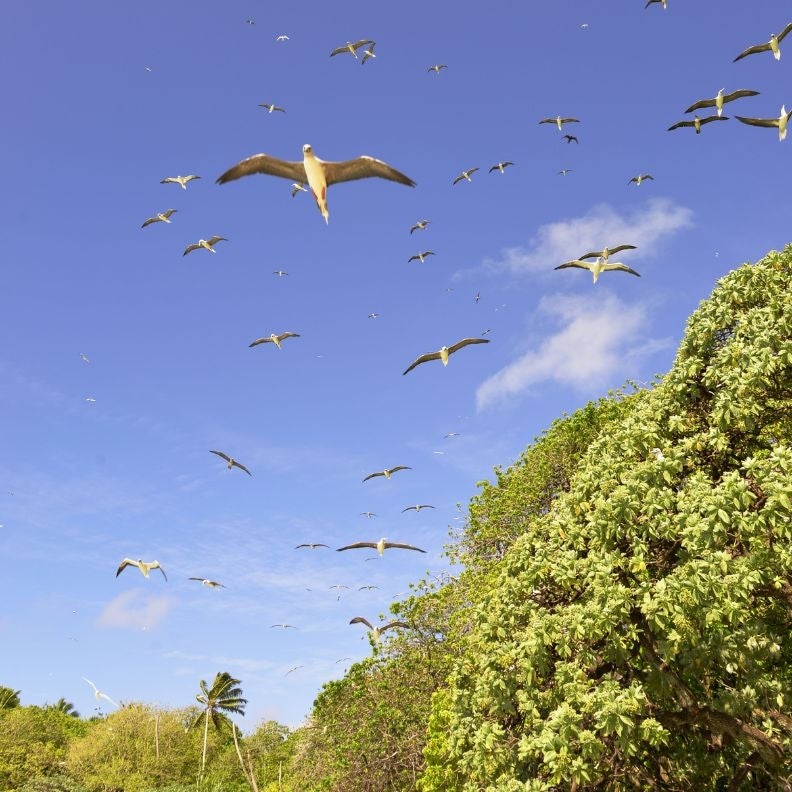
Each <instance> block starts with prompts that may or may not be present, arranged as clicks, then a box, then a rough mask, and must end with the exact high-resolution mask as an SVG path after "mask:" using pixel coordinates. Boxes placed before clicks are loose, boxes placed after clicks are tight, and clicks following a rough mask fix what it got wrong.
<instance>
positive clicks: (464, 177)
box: [451, 173, 467, 187]
mask: <svg viewBox="0 0 792 792" xmlns="http://www.w3.org/2000/svg"><path fill="white" fill-rule="evenodd" d="M466 178H467V177H466V176H465V174H464V173H463V174H461V175H460V176H457V177H456V179H454V181H453V182H452V184H451V186H452V187H453V186H454V184H456V183H457V182H460V181H462V179H466Z"/></svg>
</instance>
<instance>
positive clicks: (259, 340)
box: [248, 336, 272, 347]
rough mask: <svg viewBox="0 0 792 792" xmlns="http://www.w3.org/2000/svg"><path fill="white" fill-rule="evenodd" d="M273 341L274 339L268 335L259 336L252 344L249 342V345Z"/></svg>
mask: <svg viewBox="0 0 792 792" xmlns="http://www.w3.org/2000/svg"><path fill="white" fill-rule="evenodd" d="M267 343H272V339H271V338H270V337H269V336H267V337H266V338H257V339H256V340H255V341H254V342H253V343H252V344H248V347H254V346H258V345H259V344H267Z"/></svg>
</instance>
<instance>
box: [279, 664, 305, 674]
mask: <svg viewBox="0 0 792 792" xmlns="http://www.w3.org/2000/svg"><path fill="white" fill-rule="evenodd" d="M301 668H305V666H304V665H297V666H292V667H291V668H290V669H289V670H288V671H287V672H286V673H285V674H284V675H283V676H285V677H287V676H289V674H293V673H294V672H295V671H299V669H301Z"/></svg>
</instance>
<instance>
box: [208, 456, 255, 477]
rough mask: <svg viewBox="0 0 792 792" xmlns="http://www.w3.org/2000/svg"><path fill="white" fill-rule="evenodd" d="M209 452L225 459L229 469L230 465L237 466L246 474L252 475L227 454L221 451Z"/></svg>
mask: <svg viewBox="0 0 792 792" xmlns="http://www.w3.org/2000/svg"><path fill="white" fill-rule="evenodd" d="M209 453H210V454H217V456H219V457H220V458H221V459H225V461H226V462H227V463H228V465H227V467H228V469H229V470H231V468H232V467H238V468H239V469H240V470H244V471H245V473H247V474H248V476H252V475H253V474H252V473H251V472H250V471H249V470H248V469H247V468H246V467H245V466H244V465H242V464H240V463H239V462H237V461H236V459H233V458H232V457H230V456H228V454H224V453H223V452H222V451H210V452H209Z"/></svg>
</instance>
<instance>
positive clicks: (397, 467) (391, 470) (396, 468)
mask: <svg viewBox="0 0 792 792" xmlns="http://www.w3.org/2000/svg"><path fill="white" fill-rule="evenodd" d="M397 470H412V468H411V467H408V466H407V465H396V467H392V468H389V469H388V473H391V474H393V473H395V472H396V471H397Z"/></svg>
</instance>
